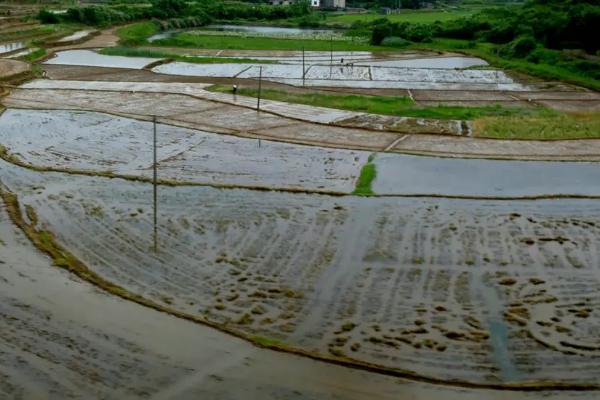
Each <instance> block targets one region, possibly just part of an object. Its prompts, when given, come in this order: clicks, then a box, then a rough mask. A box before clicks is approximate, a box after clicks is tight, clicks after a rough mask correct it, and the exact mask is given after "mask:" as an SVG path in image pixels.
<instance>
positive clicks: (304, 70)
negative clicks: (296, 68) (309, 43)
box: [302, 46, 306, 86]
mask: <svg viewBox="0 0 600 400" xmlns="http://www.w3.org/2000/svg"><path fill="white" fill-rule="evenodd" d="M305 78H306V68H305V67H304V46H302V86H304V79H305Z"/></svg>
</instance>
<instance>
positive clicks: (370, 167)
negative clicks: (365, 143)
mask: <svg viewBox="0 0 600 400" xmlns="http://www.w3.org/2000/svg"><path fill="white" fill-rule="evenodd" d="M374 159H375V155H374V154H371V155H370V156H369V160H368V161H367V163H366V164H365V165H364V166H363V167H362V169H361V170H360V176H359V177H358V180H357V181H356V188H355V189H354V191H353V192H352V194H356V195H360V196H371V195H374V194H375V193H374V192H373V189H371V184H372V183H373V180H374V179H375V177H376V176H377V170H376V169H375V164H374V163H373V160H374Z"/></svg>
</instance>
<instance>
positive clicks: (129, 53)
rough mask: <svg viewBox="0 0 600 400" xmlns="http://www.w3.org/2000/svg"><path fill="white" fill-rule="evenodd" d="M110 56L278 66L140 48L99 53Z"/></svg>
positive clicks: (250, 60) (109, 49) (273, 62)
mask: <svg viewBox="0 0 600 400" xmlns="http://www.w3.org/2000/svg"><path fill="white" fill-rule="evenodd" d="M99 53H100V54H105V55H108V56H125V57H148V58H169V59H172V60H176V61H182V62H189V63H196V64H222V63H232V64H236V63H255V64H258V63H260V64H277V62H276V61H272V60H257V59H254V58H226V57H191V56H182V55H179V54H175V53H169V52H164V51H158V50H152V49H144V48H138V47H126V46H119V47H106V48H104V49H102V50H100V52H99Z"/></svg>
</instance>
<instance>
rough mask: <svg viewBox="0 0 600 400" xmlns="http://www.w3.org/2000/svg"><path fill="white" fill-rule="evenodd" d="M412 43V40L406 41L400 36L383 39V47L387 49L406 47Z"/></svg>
mask: <svg viewBox="0 0 600 400" xmlns="http://www.w3.org/2000/svg"><path fill="white" fill-rule="evenodd" d="M411 43H412V42H411V41H410V40H406V39H403V38H401V37H398V36H389V37H386V38H385V39H383V41H382V42H381V45H382V46H387V47H406V46H408V45H409V44H411Z"/></svg>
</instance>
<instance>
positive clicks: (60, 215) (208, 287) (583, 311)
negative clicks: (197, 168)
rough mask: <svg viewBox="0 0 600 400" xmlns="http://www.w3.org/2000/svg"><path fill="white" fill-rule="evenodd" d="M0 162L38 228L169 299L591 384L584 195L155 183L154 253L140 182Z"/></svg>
mask: <svg viewBox="0 0 600 400" xmlns="http://www.w3.org/2000/svg"><path fill="white" fill-rule="evenodd" d="M1 167H2V168H1V169H0V171H1V173H0V174H1V175H0V179H1V180H2V182H3V183H4V185H6V186H7V188H8V189H9V190H10V191H12V192H14V193H15V194H17V195H18V197H19V200H20V203H21V205H22V207H23V209H24V208H25V207H26V206H30V207H31V209H30V210H34V211H35V217H34V218H33V220H32V221H33V223H34V224H36V225H37V227H38V229H45V230H49V231H51V232H53V234H54V235H55V237H56V239H57V241H58V242H59V243H60V244H62V245H63V246H65V247H66V248H67V249H68V250H69V251H71V252H72V253H73V254H74V255H75V256H76V257H78V258H79V259H80V260H82V261H83V262H84V263H85V264H86V265H87V266H89V268H90V269H92V270H93V271H94V272H96V273H98V274H99V275H100V276H102V277H104V278H105V279H107V280H108V281H110V282H113V283H115V284H118V285H120V286H122V287H124V288H125V289H126V290H128V291H130V292H132V293H135V294H139V295H142V296H144V297H145V298H149V299H152V300H153V301H155V302H157V303H159V304H162V305H164V307H166V308H169V309H173V310H178V311H182V312H185V313H189V314H191V315H195V316H198V317H200V318H205V319H206V320H208V321H211V322H214V323H219V324H223V326H226V327H227V328H228V329H233V330H235V331H239V332H242V333H245V334H248V335H259V336H262V337H267V338H271V339H273V340H278V341H281V343H285V344H286V345H290V346H293V347H299V348H302V349H305V350H307V351H311V352H314V353H316V354H324V355H328V356H333V357H338V358H341V359H351V360H357V361H360V362H370V363H374V364H376V365H379V366H382V367H386V368H393V369H400V370H405V371H412V373H416V374H419V375H425V376H430V377H436V379H442V380H463V381H469V382H475V383H487V384H490V383H519V382H531V381H534V382H546V383H548V382H563V383H577V384H589V385H598V375H599V372H600V371H599V370H598V368H600V362H599V360H600V342H599V341H598V337H599V335H598V331H599V329H600V319H599V318H600V314H598V309H599V308H598V306H599V305H600V297H599V295H598V293H600V291H599V289H600V272H599V270H598V265H599V257H600V249H599V248H598V245H597V244H598V243H599V241H598V236H599V235H600V219H598V218H596V217H595V216H597V215H600V213H599V212H600V202H598V201H592V200H554V201H550V200H546V201H535V202H533V201H464V200H463V201H451V200H443V199H438V200H436V199H416V198H404V199H391V198H387V199H386V198H380V199H376V198H372V199H365V198H356V197H343V198H334V197H328V196H323V195H300V194H286V193H274V192H254V191H248V190H237V189H236V190H233V189H229V190H223V189H211V188H206V187H177V188H173V187H161V188H160V189H159V215H160V216H159V252H158V254H153V253H152V251H150V249H151V247H152V236H151V232H152V222H151V221H152V217H151V215H152V213H151V210H152V208H151V198H152V194H151V185H148V184H144V183H135V182H127V181H122V180H119V179H107V178H91V177H78V176H69V175H67V174H59V173H38V172H33V171H29V170H26V169H23V168H20V167H16V166H13V165H11V164H7V163H4V162H3V163H2V164H1ZM27 214H28V215H29V216H31V215H32V213H31V211H28V213H27ZM27 218H31V217H27Z"/></svg>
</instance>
